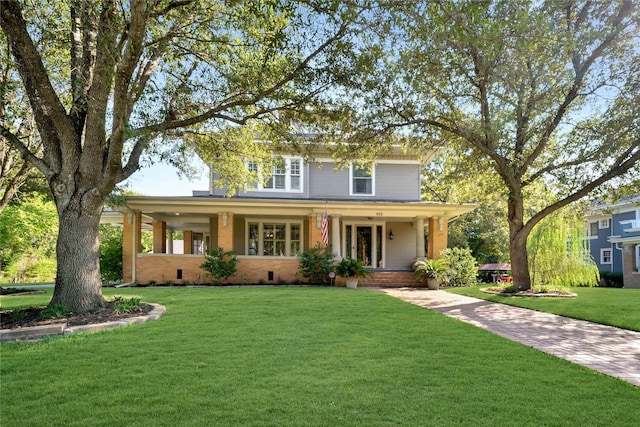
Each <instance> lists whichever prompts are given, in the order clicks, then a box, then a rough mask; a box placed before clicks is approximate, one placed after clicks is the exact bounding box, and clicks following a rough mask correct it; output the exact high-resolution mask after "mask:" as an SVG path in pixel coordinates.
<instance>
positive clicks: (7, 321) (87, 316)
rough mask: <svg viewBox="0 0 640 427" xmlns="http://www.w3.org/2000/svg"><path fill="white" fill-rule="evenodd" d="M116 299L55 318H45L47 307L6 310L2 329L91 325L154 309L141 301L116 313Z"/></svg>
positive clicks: (0, 317)
mask: <svg viewBox="0 0 640 427" xmlns="http://www.w3.org/2000/svg"><path fill="white" fill-rule="evenodd" d="M116 304H117V302H116V301H107V302H106V304H105V306H104V307H103V308H101V309H99V310H96V311H93V312H90V313H81V314H79V313H65V314H64V315H62V316H61V317H58V318H55V319H43V318H42V316H41V313H42V311H43V310H45V309H46V307H31V308H26V309H20V310H4V311H1V312H0V329H16V328H24V327H30V326H43V325H51V324H55V323H66V324H67V325H68V326H78V325H91V324H96V323H105V322H112V321H115V320H119V319H126V318H129V317H136V316H142V315H145V314H149V312H151V310H153V306H152V305H150V304H145V303H141V304H140V306H139V307H136V310H133V311H130V312H125V313H116V312H115V308H116Z"/></svg>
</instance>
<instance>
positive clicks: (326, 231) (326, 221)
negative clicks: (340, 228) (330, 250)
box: [322, 205, 329, 246]
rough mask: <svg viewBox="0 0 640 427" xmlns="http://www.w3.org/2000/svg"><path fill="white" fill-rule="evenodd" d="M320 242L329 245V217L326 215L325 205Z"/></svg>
mask: <svg viewBox="0 0 640 427" xmlns="http://www.w3.org/2000/svg"><path fill="white" fill-rule="evenodd" d="M322 243H324V245H325V246H329V218H328V217H327V206H326V205H325V207H324V215H323V216H322Z"/></svg>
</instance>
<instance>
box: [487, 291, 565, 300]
mask: <svg viewBox="0 0 640 427" xmlns="http://www.w3.org/2000/svg"><path fill="white" fill-rule="evenodd" d="M480 292H484V293H485V294H493V295H500V296H503V297H549V298H575V297H577V296H578V294H573V293H569V294H559V293H554V292H548V293H533V292H516V293H510V292H498V291H490V290H488V289H480Z"/></svg>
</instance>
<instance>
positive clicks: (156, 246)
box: [153, 221, 167, 254]
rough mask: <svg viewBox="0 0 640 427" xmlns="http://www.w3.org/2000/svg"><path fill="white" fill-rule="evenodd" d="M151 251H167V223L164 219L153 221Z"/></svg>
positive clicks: (160, 252) (157, 252) (155, 252)
mask: <svg viewBox="0 0 640 427" xmlns="http://www.w3.org/2000/svg"><path fill="white" fill-rule="evenodd" d="M153 253H154V254H164V253H167V223H166V222H164V221H158V222H154V223H153Z"/></svg>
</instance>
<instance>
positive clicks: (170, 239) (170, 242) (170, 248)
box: [167, 229, 173, 254]
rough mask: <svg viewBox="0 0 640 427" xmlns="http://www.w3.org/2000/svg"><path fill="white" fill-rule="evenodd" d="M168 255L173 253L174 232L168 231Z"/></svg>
mask: <svg viewBox="0 0 640 427" xmlns="http://www.w3.org/2000/svg"><path fill="white" fill-rule="evenodd" d="M167 231H168V233H167V253H168V254H172V253H173V230H171V229H170V230H167Z"/></svg>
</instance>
